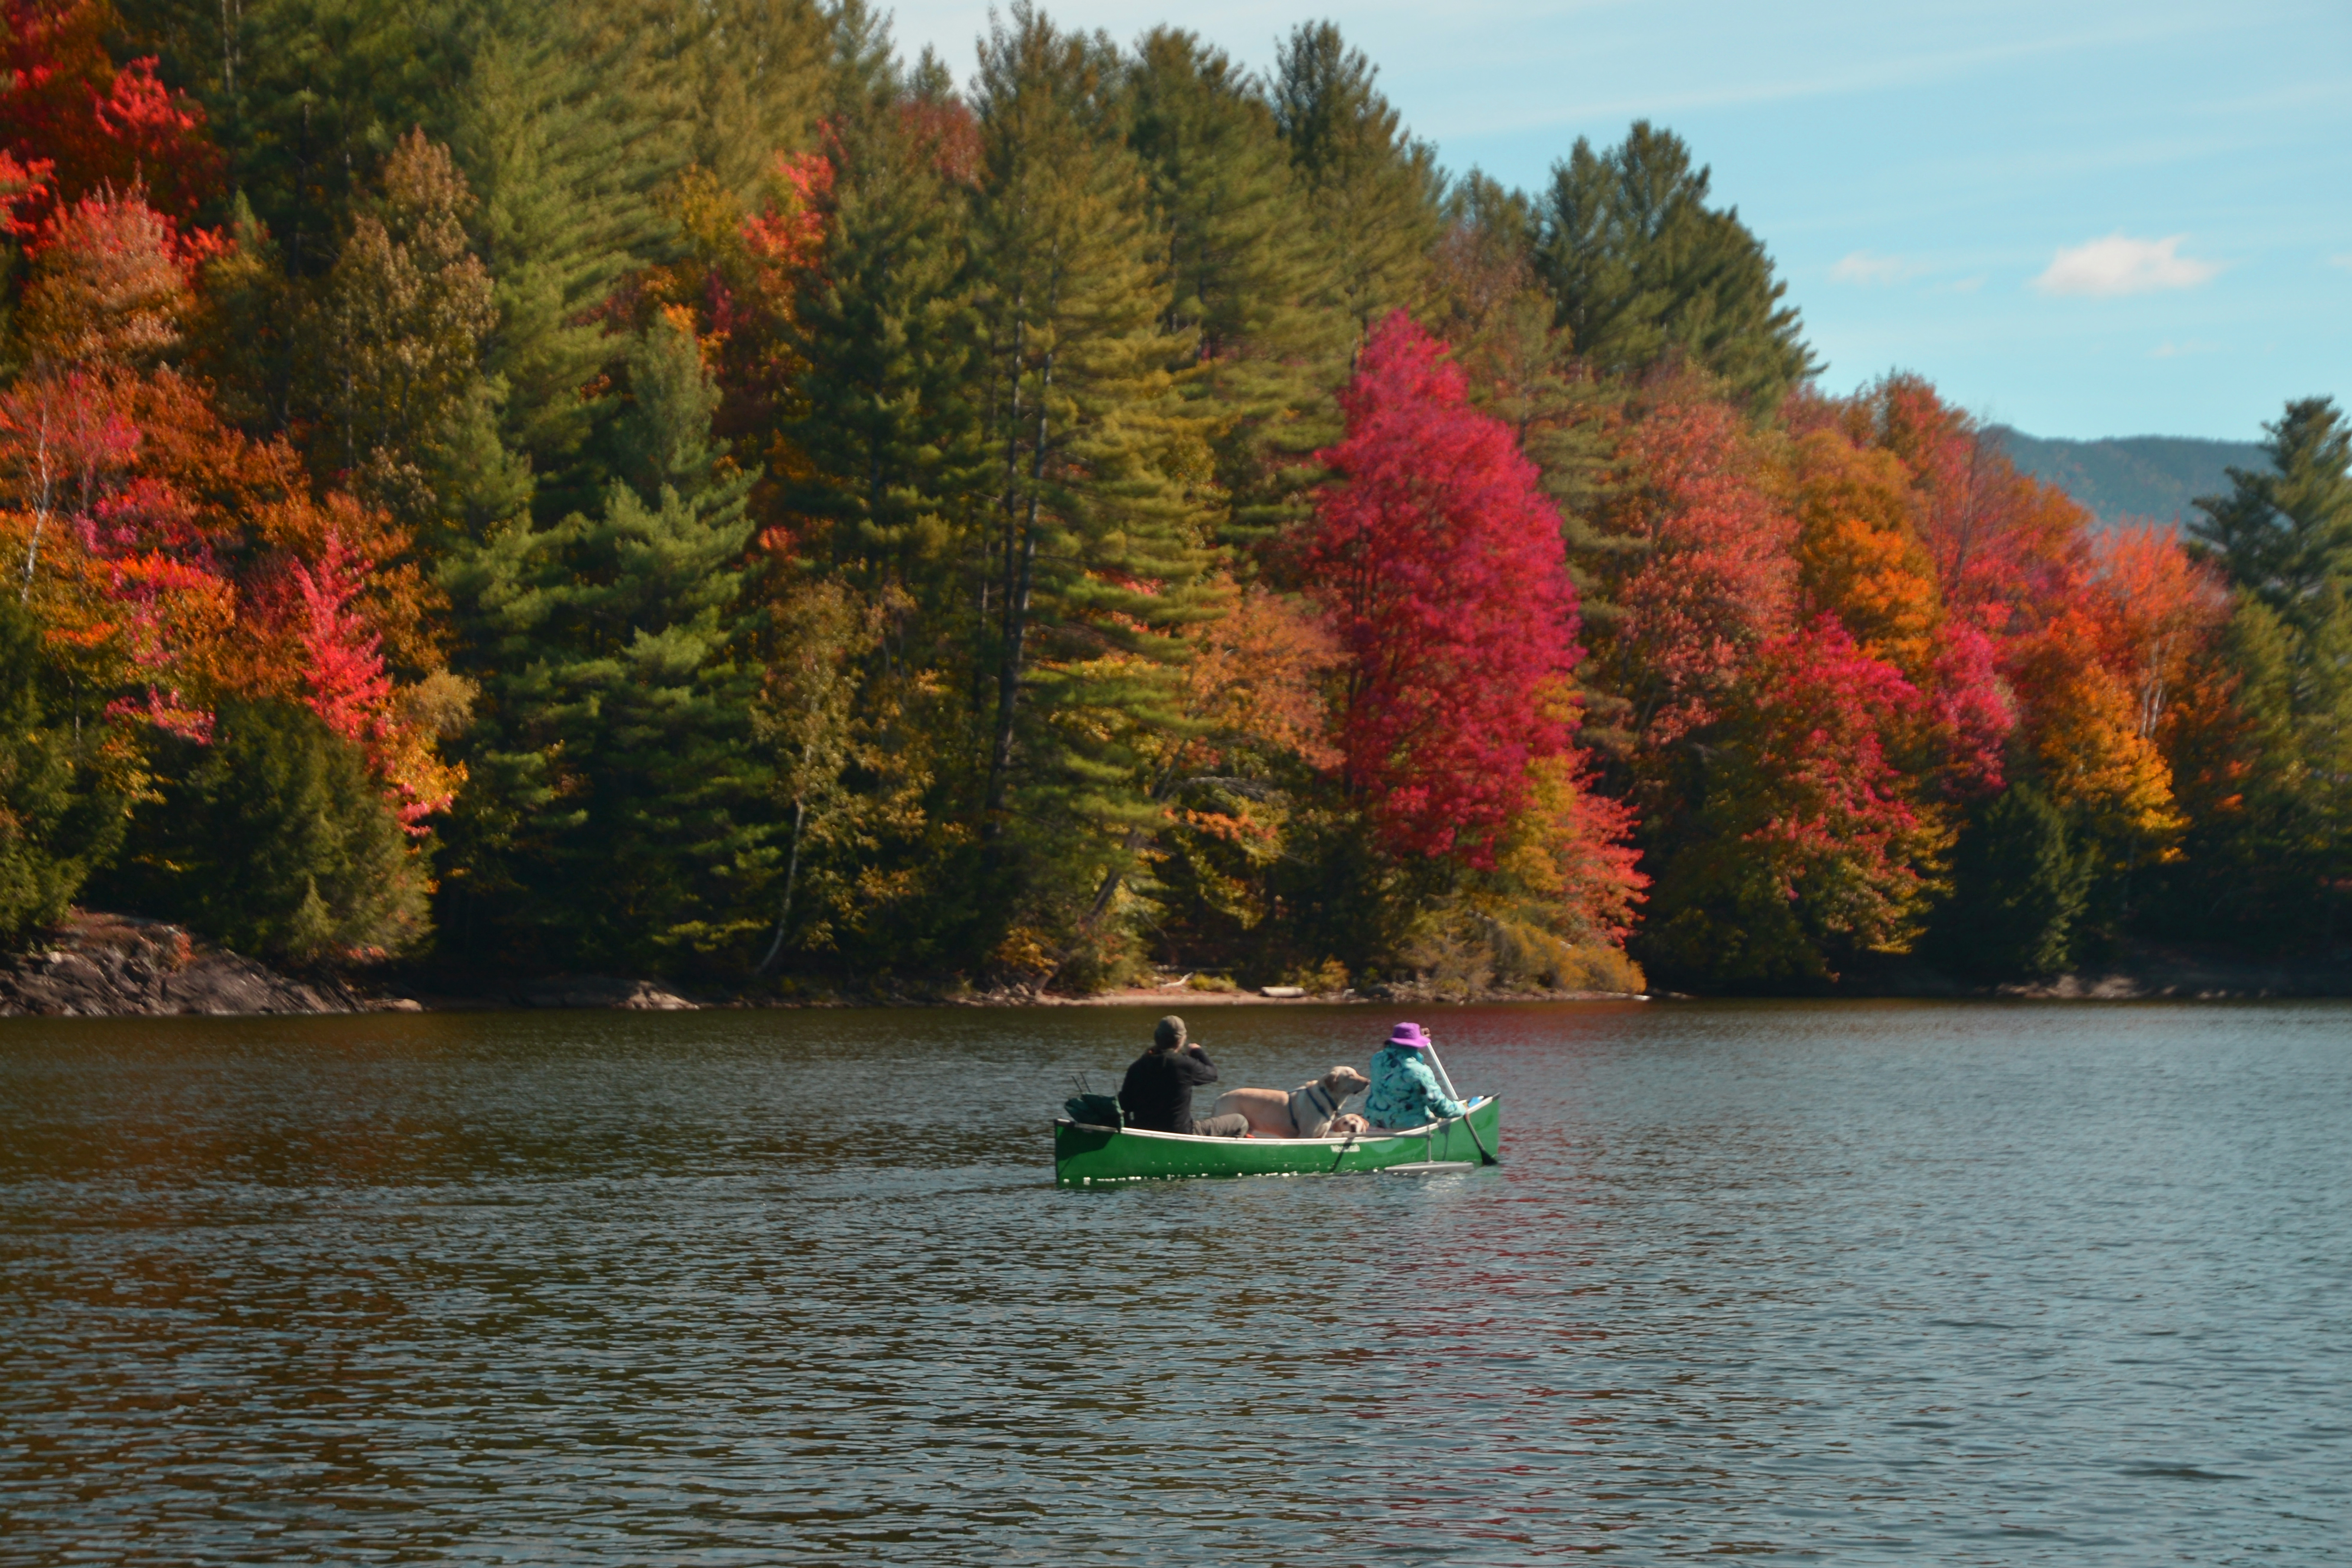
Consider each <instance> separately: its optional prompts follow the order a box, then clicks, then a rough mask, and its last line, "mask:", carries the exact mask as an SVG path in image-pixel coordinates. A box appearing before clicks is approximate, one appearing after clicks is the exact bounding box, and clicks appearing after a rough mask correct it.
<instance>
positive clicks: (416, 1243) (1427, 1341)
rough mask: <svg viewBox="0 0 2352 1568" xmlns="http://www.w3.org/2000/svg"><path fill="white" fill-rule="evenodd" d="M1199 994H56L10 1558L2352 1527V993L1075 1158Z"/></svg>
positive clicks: (1016, 1550)
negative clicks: (997, 1007)
mask: <svg viewBox="0 0 2352 1568" xmlns="http://www.w3.org/2000/svg"><path fill="white" fill-rule="evenodd" d="M1191 1016H1192V1024H1193V1030H1194V1033H1195V1034H1196V1035H1198V1036H1201V1037H1205V1038H1206V1040H1207V1042H1208V1045H1209V1049H1210V1050H1211V1052H1212V1054H1213V1055H1214V1056H1215V1058H1217V1060H1218V1061H1219V1063H1220V1064H1221V1066H1222V1067H1223V1068H1224V1070H1225V1075H1226V1079H1227V1081H1228V1082H1232V1083H1263V1084H1271V1085H1276V1086H1282V1087H1288V1086H1291V1085H1295V1084H1297V1083H1299V1082H1302V1081H1304V1080H1305V1079H1307V1078H1310V1077H1312V1076H1315V1075H1316V1074H1318V1073H1320V1072H1321V1071H1322V1070H1323V1069H1324V1068H1328V1066H1329V1065H1330V1064H1331V1063H1333V1062H1336V1061H1342V1060H1345V1061H1350V1062H1353V1063H1356V1064H1357V1065H1359V1066H1360V1065H1362V1063H1363V1062H1364V1060H1365V1058H1367V1057H1368V1056H1369V1055H1370V1050H1371V1048H1372V1047H1373V1045H1374V1044H1375V1043H1376V1042H1377V1041H1378V1040H1379V1038H1380V1037H1381V1035H1383V1034H1384V1033H1385V1032H1386V1028H1387V1026H1388V1025H1389V1024H1390V1023H1391V1022H1392V1021H1393V1020H1392V1019H1391V1017H1390V1016H1389V1015H1388V1014H1386V1013H1375V1012H1373V1011H1371V1010H1369V1009H1364V1008H1349V1009H1339V1008H1329V1009H1324V1008H1301V1007H1293V1008H1232V1009H1218V1008H1210V1007H1201V1008H1196V1009H1195V1010H1194V1011H1193V1012H1192V1015H1191ZM1150 1020H1151V1015H1150V1014H1148V1013H1143V1012H1136V1011H1129V1010H1124V1009H1119V1010H1113V1009H1098V1008H1070V1009H1057V1010H1048V1011H1039V1012H890V1013H882V1012H860V1013H840V1012H829V1013H762V1014H744V1013H731V1014H729V1013H719V1014H712V1013H704V1014H686V1015H675V1014H673V1015H628V1014H522V1015H509V1016H450V1015H441V1016H422V1017H417V1016H406V1017H397V1016H395V1017H367V1018H355V1019H340V1018H339V1019H302V1020H268V1019H190V1020H171V1021H161V1022H155V1021H137V1022H130V1021H123V1022H116V1021H104V1020H67V1021H59V1022H55V1023H51V1022H43V1021H36V1020H17V1021H10V1022H7V1023H5V1024H0V1563H12V1564H13V1563H68V1562H83V1561H90V1562H106V1563H229V1562H237V1563H268V1562H333V1563H370V1562H377V1561H400V1562H414V1563H427V1562H463V1563H598V1564H601V1563H1051V1564H1056V1565H1060V1564H1083V1563H1283V1564H1307V1563H1315V1564H1322V1563H1334V1564H1339V1563H1449V1564H1470V1563H1498V1564H1507V1563H1531V1562H1543V1561H1552V1560H1559V1559H1565V1558H1569V1557H1571V1556H1577V1555H1583V1554H1591V1555H1597V1556H1601V1557H1604V1558H1614V1559H1616V1560H1618V1561H1621V1562H1625V1563H1654V1562H1662V1561H1670V1560H1676V1559H1681V1558H1685V1557H1697V1556H1702V1555H1707V1554H1716V1555H1733V1556H1739V1555H1751V1554H1752V1555H1757V1556H1762V1555H1767V1554H1780V1555H1793V1556H1797V1557H1810V1558H1813V1559H1817V1560H1823V1561H1829V1562H1834V1563H1878V1562H1895V1561H1908V1562H1917V1561H1932V1562H1937V1563H2068V1564H2073V1563H2132V1564H2146V1563H2252V1562H2275V1563H2294V1564H2302V1563H2338V1562H2346V1561H2352V1007H2347V1006H2346V1005H2335V1004H2315V1005H2238V1006H2205V1005H2162V1006H2126V1005H2009V1006H1999V1005H1873V1004H1847V1005H1827V1006H1823V1005H1699V1004H1679V1005H1650V1006H1642V1005H1586V1006H1566V1007H1545V1008H1493V1009H1454V1010H1445V1011H1443V1012H1440V1013H1438V1014H1437V1015H1435V1016H1424V1017H1423V1021H1424V1022H1426V1023H1429V1024H1430V1026H1432V1028H1433V1030H1434V1031H1435V1033H1436V1035H1437V1037H1438V1040H1439V1043H1440V1046H1441V1047H1442V1048H1443V1050H1444V1054H1445V1057H1446V1061H1447V1065H1448V1066H1449V1067H1450V1068H1452V1071H1453V1075H1454V1079H1455V1080H1456V1081H1457V1082H1458V1083H1459V1084H1461V1085H1462V1086H1463V1088H1464V1089H1465V1091H1493V1092H1497V1093H1499V1094H1501V1095H1502V1096H1503V1102H1504V1104H1503V1140H1504V1146H1503V1156H1504V1161H1505V1163H1504V1164H1503V1166H1502V1167H1500V1168H1498V1169H1489V1170H1483V1171H1478V1172H1475V1173H1462V1174H1453V1175H1444V1176H1421V1177H1398V1176H1379V1175H1358V1176H1348V1177H1337V1178H1312V1177H1308V1178H1260V1179H1255V1180H1250V1181H1241V1182H1192V1183H1176V1184H1154V1185H1150V1186H1145V1187H1136V1188H1123V1189H1115V1190H1108V1191H1105V1190H1093V1191H1071V1192H1064V1191H1058V1190H1056V1189H1055V1188H1054V1187H1053V1186H1052V1185H1051V1184H1050V1183H1051V1166H1050V1158H1049V1147H1050V1145H1049V1139H1048V1136H1047V1122H1048V1120H1049V1118H1050V1117H1051V1116H1052V1115H1053V1114H1054V1113H1055V1110H1056V1108H1057V1107H1058V1105H1059V1102H1060V1100H1061V1099H1062V1098H1063V1096H1064V1095H1066V1093H1068V1092H1069V1090H1070V1087H1071V1086H1070V1082H1069V1079H1070V1076H1071V1074H1072V1073H1073V1072H1074V1071H1076V1070H1079V1069H1092V1071H1093V1072H1094V1075H1095V1079H1096V1081H1097V1087H1104V1086H1105V1080H1107V1079H1108V1080H1112V1081H1113V1082H1115V1079H1116V1075H1117V1072H1118V1069H1119V1068H1121V1067H1123V1066H1124V1064H1125V1063H1126V1061H1127V1060H1128V1059H1129V1058H1130V1057H1131V1056H1132V1055H1133V1054H1134V1050H1135V1048H1136V1047H1137V1046H1138V1045H1139V1043H1140V1042H1142V1041H1143V1040H1144V1039H1146V1038H1147V1037H1148V1034H1149V1029H1150ZM1203 1098H1204V1100H1205V1098H1206V1097H1205V1096H1204V1097H1203ZM1202 1110H1203V1113H1205V1110H1206V1106H1205V1104H1204V1105H1203V1106H1202Z"/></svg>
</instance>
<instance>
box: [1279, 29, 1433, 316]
mask: <svg viewBox="0 0 2352 1568" xmlns="http://www.w3.org/2000/svg"><path fill="white" fill-rule="evenodd" d="M1378 74H1379V73H1378V71H1377V70H1376V69H1375V68H1374V67H1373V66H1372V63H1371V62H1370V60H1368V59H1366V58H1364V56H1363V52H1362V51H1361V50H1360V49H1355V48H1351V47H1349V45H1348V43H1347V41H1346V40H1345V39H1344V38H1342V37H1340V36H1339V28H1338V27H1337V26H1333V25H1332V24H1331V23H1329V22H1307V23H1301V24H1300V25H1299V26H1297V28H1296V29H1294V30H1293V31H1292V33H1291V35H1290V37H1288V38H1287V39H1286V40H1284V42H1283V44H1282V47H1281V50H1280V52H1279V55H1278V57H1277V58H1276V64H1275V80H1274V116H1275V124H1276V127H1277V128H1278V129H1279V130H1280V131H1281V132H1282V138H1283V142H1284V143H1285V144H1286V146H1287V147H1288V148H1289V149H1290V159H1291V163H1292V166H1293V167H1294V168H1296V169H1297V172H1298V179H1299V184H1300V186H1301V188H1302V189H1303V190H1304V191H1305V193H1306V195H1307V204H1306V206H1307V210H1306V214H1305V221H1306V223H1307V225H1308V226H1309V228H1310V230H1311V232H1312V233H1314V234H1315V235H1316V236H1317V237H1318V238H1319V239H1320V240H1321V242H1322V243H1323V245H1324V246H1325V247H1327V248H1326V253H1325V254H1326V258H1327V266H1328V268H1329V272H1328V279H1327V282H1326V299H1327V300H1328V302H1329V303H1330V305H1332V306H1333V307H1334V308H1335V309H1337V310H1339V311H1340V312H1341V313H1342V314H1344V315H1345V316H1346V318H1347V319H1348V320H1349V321H1352V322H1353V323H1354V324H1355V336H1356V342H1357V343H1359V344H1360V343H1361V342H1362V341H1363V339H1364V338H1365V337H1367V336H1369V335H1370V332H1371V331H1372V328H1373V326H1374V325H1375V324H1376V323H1378V322H1380V321H1385V320H1387V319H1388V317H1389V316H1390V315H1391V313H1392V312H1394V311H1397V310H1414V309H1416V308H1418V307H1419V306H1420V305H1421V304H1422V302H1423V300H1422V295H1423V288H1424V286H1425V282H1426V279H1427V275H1428V252H1429V247H1430V246H1431V244H1432V243H1433V241H1434V240H1435V239H1436V238H1437V236H1438V232H1439V204H1440V200H1441V197H1442V195H1443V185H1444V176H1443V175H1442V174H1440V173H1439V172H1438V168H1437V156H1436V152H1435V150H1434V149H1433V148H1432V147H1431V146H1430V145H1429V143H1427V142H1420V141H1416V140H1414V139H1413V137H1412V135H1411V134H1410V133H1408V132H1406V131H1405V129H1404V127H1403V123H1402V117H1401V116H1400V115H1399V114H1398V113H1397V111H1396V110H1395V109H1393V108H1392V107H1391V106H1390V104H1389V101H1388V100H1387V99H1385V98H1383V97H1381V94H1380V93H1379V92H1378V91H1377V90H1375V89H1374V88H1373V86H1372V79H1373V78H1374V77H1375V76H1377V75H1378Z"/></svg>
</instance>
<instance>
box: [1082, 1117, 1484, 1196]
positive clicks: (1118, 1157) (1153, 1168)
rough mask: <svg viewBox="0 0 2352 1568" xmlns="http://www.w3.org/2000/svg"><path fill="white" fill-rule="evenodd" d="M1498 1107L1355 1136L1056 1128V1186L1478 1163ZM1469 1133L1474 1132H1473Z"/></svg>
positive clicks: (1319, 1173) (1333, 1172)
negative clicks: (1192, 1134)
mask: <svg viewBox="0 0 2352 1568" xmlns="http://www.w3.org/2000/svg"><path fill="white" fill-rule="evenodd" d="M1502 1124H1503V1110H1502V1102H1501V1101H1500V1100H1494V1099H1491V1098H1490V1099H1486V1100H1479V1101H1477V1102H1475V1104H1473V1105H1472V1106H1471V1108H1470V1113H1469V1114H1468V1115H1467V1116H1457V1117H1454V1118H1452V1119H1451V1120H1449V1121H1439V1122H1435V1123H1433V1124H1432V1125H1430V1126H1428V1127H1423V1128H1415V1129H1413V1130H1412V1131H1409V1132H1382V1133H1378V1134H1374V1135H1372V1136H1370V1137H1356V1138H1191V1137H1180V1136H1178V1135H1177V1134H1175V1133H1171V1132H1142V1131H1135V1130H1133V1129H1129V1130H1126V1131H1121V1130H1118V1129H1116V1128H1109V1127H1087V1126H1084V1125H1082V1124H1080V1123H1078V1122H1075V1121H1069V1120H1068V1119H1066V1118H1065V1119H1063V1120H1061V1121H1056V1122H1055V1123H1054V1180H1055V1182H1057V1183H1059V1184H1061V1185H1063V1186H1066V1187H1087V1186H1097V1185H1099V1184H1103V1183H1107V1182H1150V1181H1166V1180H1171V1179H1173V1178H1177V1177H1184V1176H1300V1175H1333V1174H1337V1173H1341V1172H1346V1171H1379V1170H1385V1169H1388V1168H1389V1167H1391V1166H1395V1165H1410V1164H1415V1163H1422V1162H1424V1161H1433V1160H1466V1161H1468V1162H1470V1163H1472V1164H1476V1163H1479V1147H1478V1146H1479V1144H1480V1143H1481V1142H1484V1143H1485V1145H1486V1152H1487V1153H1489V1154H1493V1155H1496V1156H1498V1157H1499V1156H1500V1155H1501V1153H1502ZM1474 1129H1475V1131H1474Z"/></svg>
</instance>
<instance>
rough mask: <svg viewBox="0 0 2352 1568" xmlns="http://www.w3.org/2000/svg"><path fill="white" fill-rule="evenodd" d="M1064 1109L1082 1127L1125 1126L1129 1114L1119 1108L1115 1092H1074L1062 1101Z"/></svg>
mask: <svg viewBox="0 0 2352 1568" xmlns="http://www.w3.org/2000/svg"><path fill="white" fill-rule="evenodd" d="M1062 1110H1063V1111H1064V1112H1065V1113H1066V1114H1067V1115H1068V1117H1069V1119H1070V1120H1071V1121H1075V1122H1076V1123H1077V1124H1078V1125H1079V1126H1081V1127H1124V1126H1126V1125H1127V1116H1126V1114H1125V1113H1124V1112H1123V1111H1121V1110H1119V1105H1118V1096H1117V1095H1115V1094H1074V1095H1072V1096H1070V1098H1069V1099H1067V1100H1064V1101H1062Z"/></svg>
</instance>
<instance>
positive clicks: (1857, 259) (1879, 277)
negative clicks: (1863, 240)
mask: <svg viewBox="0 0 2352 1568" xmlns="http://www.w3.org/2000/svg"><path fill="white" fill-rule="evenodd" d="M1926 270H1927V268H1924V267H1922V266H1920V265H1919V264H1918V263H1917V262H1916V261H1906V260H1905V259H1904V258H1902V257H1900V256H1874V255H1873V254H1872V253H1871V252H1869V251H1867V250H1857V251H1855V252H1853V254H1852V255H1850V256H1846V257H1843V258H1840V260H1839V261H1838V264H1837V265H1836V266H1834V267H1832V268H1830V281H1832V283H1859V284H1862V285H1864V287H1869V286H1872V285H1875V284H1883V283H1900V282H1902V281H1903V279H1906V278H1916V277H1917V276H1918V275H1919V274H1920V273H1922V272H1924V271H1926Z"/></svg>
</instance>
